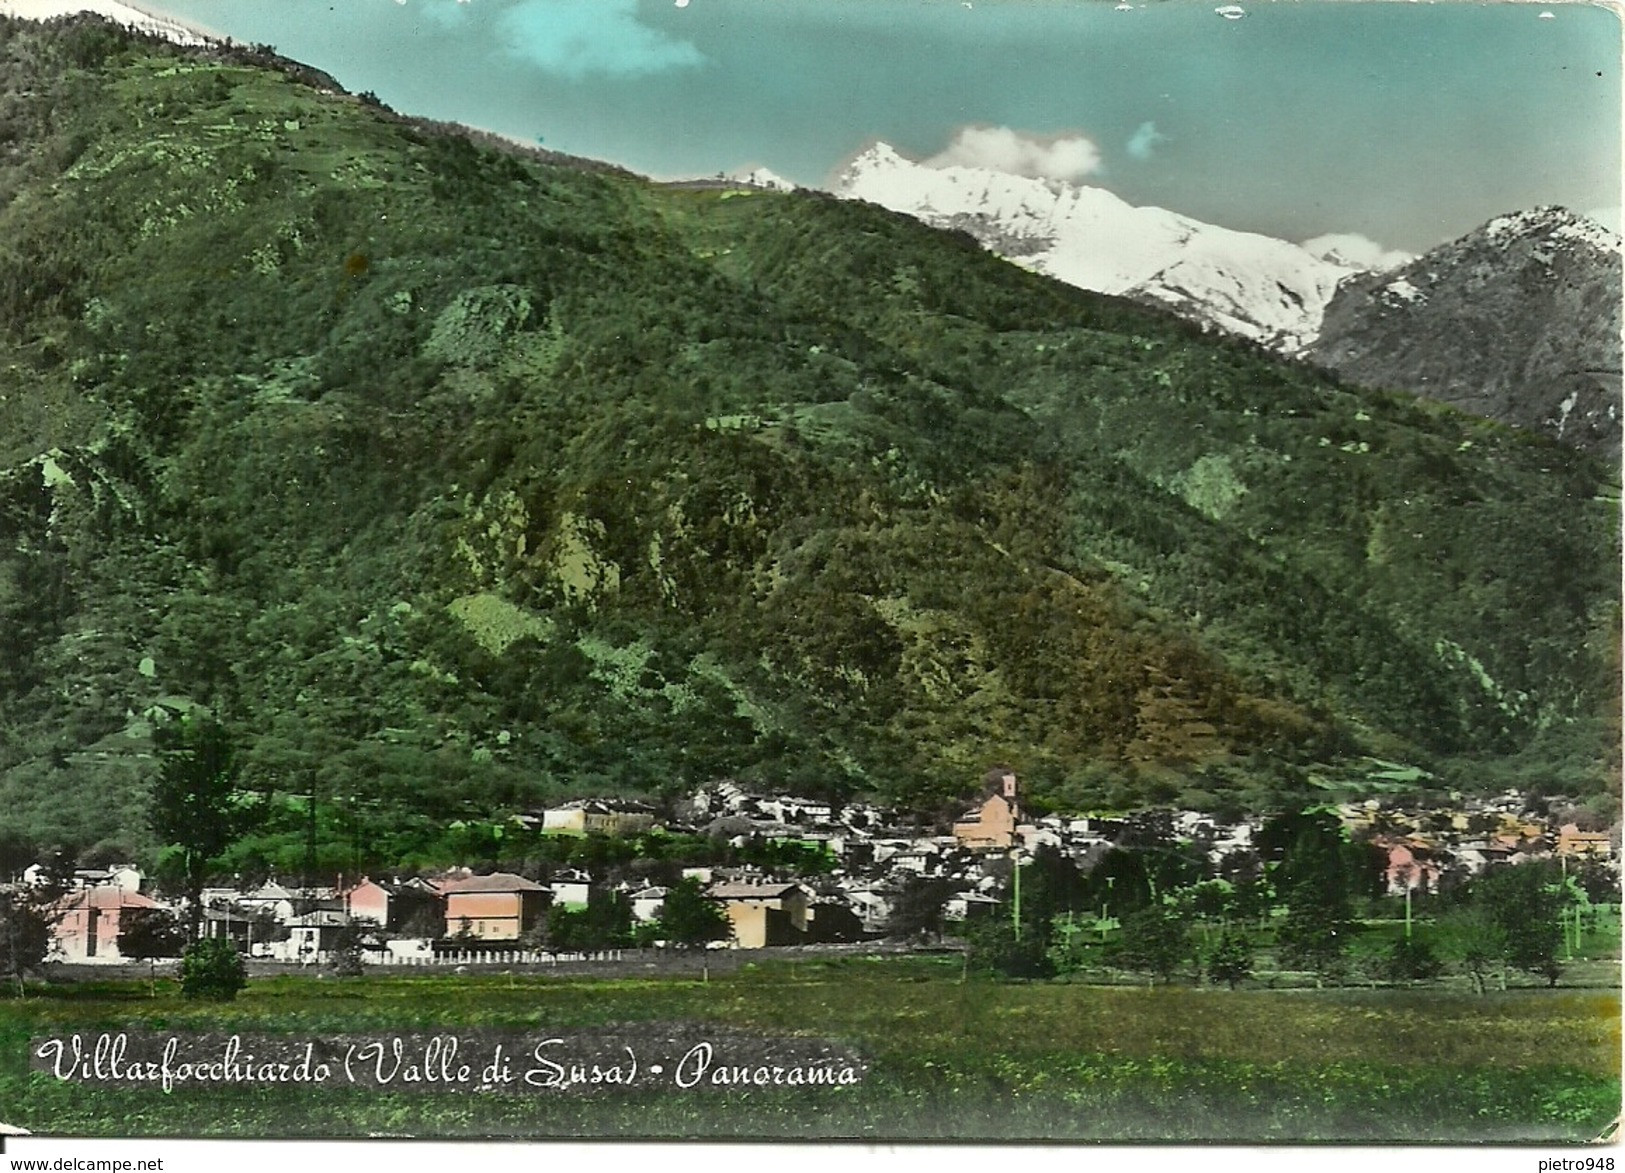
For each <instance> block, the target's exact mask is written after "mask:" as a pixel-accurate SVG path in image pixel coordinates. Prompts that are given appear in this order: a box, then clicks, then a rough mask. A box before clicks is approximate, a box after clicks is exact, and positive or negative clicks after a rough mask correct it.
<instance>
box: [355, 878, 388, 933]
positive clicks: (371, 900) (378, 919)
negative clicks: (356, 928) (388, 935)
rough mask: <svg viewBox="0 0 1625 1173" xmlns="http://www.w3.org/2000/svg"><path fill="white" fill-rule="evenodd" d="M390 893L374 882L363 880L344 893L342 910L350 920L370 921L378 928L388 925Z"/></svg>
mask: <svg viewBox="0 0 1625 1173" xmlns="http://www.w3.org/2000/svg"><path fill="white" fill-rule="evenodd" d="M389 900H390V892H389V889H388V888H385V887H384V886H383V885H382V884H380V883H378V882H377V881H376V880H372V879H363V880H362V881H361V882H360V883H359V884H357V885H355V887H353V888H350V889H348V890H347V891H346V892H345V893H344V909H345V911H346V912H348V913H349V914H350V919H352V920H365V921H371V922H372V923H373V924H375V925H377V926H378V927H379V928H383V927H384V926H386V925H388V924H389Z"/></svg>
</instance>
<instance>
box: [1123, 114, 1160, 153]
mask: <svg viewBox="0 0 1625 1173" xmlns="http://www.w3.org/2000/svg"><path fill="white" fill-rule="evenodd" d="M1167 141H1168V136H1167V135H1165V134H1163V133H1162V132H1161V131H1159V130H1158V129H1157V124H1156V123H1155V122H1142V123H1140V125H1139V127H1138V128H1137V129H1136V130H1135V131H1134V133H1133V134H1132V135H1131V136H1129V140H1128V153H1129V154H1130V155H1131V156H1132V157H1133V158H1136V159H1140V160H1145V159H1149V158H1150V157H1151V152H1152V151H1154V150H1156V149H1157V144H1158V143H1165V142H1167Z"/></svg>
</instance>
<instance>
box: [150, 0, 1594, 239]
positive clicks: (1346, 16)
mask: <svg viewBox="0 0 1625 1173" xmlns="http://www.w3.org/2000/svg"><path fill="white" fill-rule="evenodd" d="M138 2H139V0H138ZM143 6H144V7H150V8H152V9H153V10H154V11H162V12H165V13H168V14H171V15H174V16H176V17H180V18H182V19H185V20H187V21H189V22H191V23H194V24H198V25H201V26H203V27H205V28H208V29H211V30H213V31H215V32H218V33H220V34H223V35H226V36H230V37H232V38H234V39H236V40H239V41H257V42H268V43H271V44H273V45H275V46H276V47H277V48H278V49H279V50H280V51H281V52H283V53H285V54H287V55H288V56H291V57H296V58H298V59H300V60H303V61H307V62H309V63H311V64H314V65H317V66H319V67H321V68H323V69H326V70H327V71H329V72H330V73H332V74H333V75H334V76H335V77H337V78H338V79H339V80H340V81H341V82H342V83H343V84H344V85H345V86H346V87H348V88H350V89H352V90H358V91H359V90H369V89H370V90H373V91H374V92H376V93H377V94H378V95H379V96H380V97H381V98H382V99H383V100H384V101H386V102H388V103H389V104H390V105H391V106H394V107H395V108H396V109H399V110H402V111H405V112H407V113H412V114H422V115H427V116H430V117H436V118H446V119H452V120H455V121H459V122H466V123H469V124H471V125H474V126H480V127H483V128H486V129H489V130H494V131H497V132H499V133H502V134H506V135H510V136H512V137H514V138H517V139H521V140H523V141H526V142H537V141H538V140H540V141H541V142H542V144H543V145H545V146H547V147H549V148H552V149H555V150H561V151H567V152H570V153H573V154H580V155H588V156H591V157H594V158H600V159H607V160H611V161H613V162H616V163H619V164H622V165H623V166H626V167H629V168H631V169H632V170H635V171H639V172H642V173H645V174H650V175H655V176H660V177H675V176H694V175H708V174H715V173H716V172H719V171H734V170H736V169H738V168H741V167H744V166H747V165H765V166H767V167H769V168H771V169H772V170H774V171H776V172H778V173H779V174H781V175H784V176H786V177H787V178H790V179H793V180H795V181H797V182H801V183H805V184H809V185H814V186H821V185H824V184H825V183H826V182H827V181H828V179H829V177H830V175H831V173H832V172H833V171H835V170H836V169H837V168H838V167H839V165H840V164H841V162H842V161H843V160H844V159H845V158H847V157H849V156H850V155H851V154H853V153H854V152H855V151H857V150H859V149H861V148H862V147H863V146H865V145H866V144H867V143H869V142H872V141H874V140H876V139H884V140H886V141H888V142H890V143H892V144H893V145H894V146H896V147H898V148H899V149H900V150H902V151H903V152H904V153H905V154H910V155H914V156H918V157H927V156H932V155H935V154H937V153H938V152H941V151H943V150H944V149H945V148H947V147H948V146H949V145H950V143H951V142H952V141H953V140H954V138H955V136H956V134H957V133H958V131H959V130H960V129H961V128H963V127H965V126H967V125H986V126H994V127H1005V128H1009V130H1011V131H1012V132H1015V135H1016V136H1057V135H1059V136H1068V137H1074V136H1075V137H1081V138H1083V139H1086V140H1087V144H1084V145H1083V146H1081V147H1078V146H1076V145H1075V146H1074V149H1073V151H1072V154H1071V155H1069V160H1070V162H1071V169H1070V171H1069V172H1068V174H1069V175H1071V176H1072V177H1074V178H1078V179H1080V180H1081V181H1082V182H1085V183H1092V184H1097V185H1099V186H1102V187H1106V188H1109V189H1110V190H1112V191H1114V192H1116V193H1117V194H1119V195H1120V196H1122V197H1123V198H1125V199H1127V200H1129V201H1130V202H1131V203H1136V204H1157V205H1161V206H1163V207H1168V208H1172V209H1174V210H1177V211H1180V212H1184V213H1186V214H1188V215H1192V216H1195V217H1197V218H1200V219H1203V220H1209V221H1212V222H1214V223H1218V224H1223V225H1226V226H1228V227H1233V228H1240V229H1247V230H1253V231H1260V232H1268V233H1270V234H1272V235H1276V236H1281V237H1285V238H1287V239H1293V240H1302V239H1305V238H1308V237H1312V236H1317V235H1320V234H1324V233H1331V232H1357V233H1360V234H1363V235H1365V236H1368V237H1370V238H1372V239H1374V240H1376V241H1379V242H1380V243H1382V244H1384V245H1386V246H1389V247H1397V248H1405V249H1409V250H1413V251H1414V250H1420V249H1423V248H1426V247H1429V246H1431V245H1433V244H1436V243H1438V242H1439V241H1441V240H1445V239H1448V238H1450V237H1453V236H1457V235H1459V234H1461V233H1462V232H1465V231H1467V230H1469V229H1471V228H1473V227H1475V226H1476V225H1478V224H1480V223H1482V222H1483V221H1484V220H1487V219H1489V218H1490V217H1492V216H1495V215H1498V214H1500V213H1502V212H1507V211H1512V210H1515V209H1519V208H1526V207H1530V206H1534V205H1537V204H1546V203H1557V204H1563V205H1566V206H1568V207H1571V208H1574V209H1575V210H1578V211H1583V212H1590V213H1601V214H1602V216H1603V218H1605V219H1607V220H1609V222H1610V223H1611V225H1612V226H1614V227H1616V228H1617V227H1618V206H1619V203H1620V191H1619V189H1620V101H1621V94H1620V61H1621V28H1620V20H1619V17H1618V16H1617V15H1616V14H1615V13H1614V12H1613V11H1612V10H1610V9H1607V8H1603V7H1597V6H1592V5H1586V4H1552V5H1544V6H1543V5H1540V4H1513V3H1502V4H1469V3H1438V4H1423V3H1394V4H1390V3H1382V2H1376V0H1372V2H1363V3H1357V2H1341V3H1336V2H1313V0H1305V2H1278V3H1263V2H1260V3H1245V0H1244V7H1245V9H1246V12H1247V15H1246V16H1245V17H1244V18H1242V19H1225V18H1224V17H1222V16H1220V15H1218V14H1217V13H1216V12H1215V5H1214V4H1213V3H1212V2H1208V3H1194V2H1187V0H1150V2H1149V3H1147V4H1145V6H1143V7H1141V6H1138V5H1136V6H1135V7H1133V8H1131V9H1126V8H1125V7H1123V6H1120V5H1114V4H1113V3H1112V2H1111V0H971V2H969V3H967V2H966V0H157V2H156V3H153V4H149V5H143ZM983 141H984V142H990V141H994V136H983ZM1004 141H1007V142H1018V143H1019V142H1020V141H1021V139H1020V138H1017V137H1012V136H1004ZM1091 145H1092V148H1093V149H1092V150H1091V149H1089V148H1090V146H1091ZM1027 153H1028V154H1029V155H1030V154H1031V153H1032V152H1030V151H1029V152H1027ZM1039 153H1040V154H1042V152H1039Z"/></svg>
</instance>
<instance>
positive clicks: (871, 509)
mask: <svg viewBox="0 0 1625 1173" xmlns="http://www.w3.org/2000/svg"><path fill="white" fill-rule="evenodd" d="M0 70H3V78H4V86H3V92H0V829H4V828H6V827H11V828H14V829H22V830H25V831H27V832H29V833H30V834H33V835H36V836H41V837H50V836H56V837H60V838H70V839H74V840H76V841H78V842H80V843H88V842H93V841H96V840H102V841H104V842H106V843H109V844H118V845H125V844H128V845H130V846H131V847H132V848H140V847H142V846H144V844H145V840H144V837H143V835H144V833H143V831H142V826H143V823H142V810H143V804H144V796H143V785H144V781H145V779H146V778H148V777H149V776H150V774H151V771H152V768H153V762H152V759H151V757H150V753H151V744H150V723H149V719H148V717H147V714H148V712H149V710H151V709H152V707H153V706H155V705H158V704H160V703H162V704H166V705H169V706H171V707H174V706H180V705H184V704H187V703H198V704H204V705H208V706H210V707H211V708H213V709H214V710H215V711H217V712H219V713H220V714H222V715H223V716H224V717H225V719H226V720H227V721H228V723H229V724H230V726H231V728H232V730H233V732H234V734H235V735H236V738H237V741H238V744H239V745H240V746H241V752H242V757H243V763H244V768H245V781H247V782H248V783H249V784H251V785H254V786H257V787H264V788H273V787H280V788H285V789H293V790H303V789H304V787H305V786H306V785H307V783H308V779H309V778H310V777H311V776H312V774H313V773H314V775H315V777H316V778H317V780H318V782H319V785H320V786H321V788H322V791H323V793H330V794H342V795H344V796H346V797H347V798H348V799H349V800H351V801H352V803H353V804H354V805H353V807H352V811H361V812H364V814H363V815H360V816H353V817H364V818H365V819H366V820H368V824H369V834H373V835H375V837H376V836H379V835H383V834H384V833H386V832H389V833H393V834H397V835H399V836H402V837H406V838H409V837H410V835H411V834H414V833H416V832H415V831H414V830H413V829H414V828H418V829H423V828H430V827H433V826H436V825H441V824H443V823H444V822H445V821H447V820H451V819H456V818H460V817H466V816H468V815H470V814H472V813H481V814H492V813H500V812H502V811H505V810H517V809H522V808H524V807H526V806H528V805H532V804H535V803H539V802H542V801H545V800H547V799H549V798H551V797H557V796H559V795H561V794H579V793H583V792H593V791H597V792H611V791H617V790H619V791H626V792H634V791H635V792H642V793H663V792H671V791H675V790H678V789H681V788H692V787H693V786H694V785H697V784H699V783H701V782H704V781H707V780H710V779H712V778H715V777H721V776H732V777H738V778H741V779H746V780H751V781H760V782H763V783H769V784H782V785H786V786H789V787H791V788H793V789H797V790H805V791H822V792H825V793H833V794H841V793H850V792H853V791H865V792H870V793H874V794H876V795H879V796H881V797H884V798H887V799H891V800H899V801H907V802H912V803H914V804H916V805H918V806H919V807H920V808H922V809H932V808H933V807H935V806H936V805H937V804H939V803H941V802H943V801H945V800H952V798H953V797H954V796H955V795H957V794H958V793H960V792H961V791H962V790H964V789H966V788H968V787H970V786H973V785H974V784H975V782H976V781H977V780H978V779H979V778H980V777H981V775H982V772H983V771H984V769H985V768H986V766H987V765H988V764H989V763H991V762H995V761H997V762H1004V763H1009V764H1011V765H1012V766H1014V767H1015V768H1016V769H1018V770H1020V771H1021V772H1022V773H1023V776H1024V778H1025V779H1026V780H1027V781H1028V782H1029V783H1030V784H1031V787H1032V791H1033V793H1034V795H1035V797H1036V799H1037V800H1038V801H1040V802H1042V801H1046V800H1047V801H1052V802H1057V803H1065V804H1087V803H1114V804H1119V805H1125V804H1130V803H1136V802H1144V801H1153V800H1162V801H1167V800H1172V799H1175V798H1180V799H1182V800H1184V801H1191V802H1212V801H1216V800H1218V799H1230V800H1239V801H1242V802H1250V801H1262V798H1261V797H1260V796H1261V795H1263V794H1265V793H1266V792H1267V790H1268V788H1269V787H1270V786H1271V785H1273V784H1274V782H1275V781H1277V780H1278V779H1279V778H1280V777H1281V776H1282V775H1283V774H1290V773H1292V772H1293V771H1294V770H1297V769H1301V768H1302V767H1304V766H1307V765H1309V764H1313V763H1319V764H1320V765H1321V766H1322V767H1323V768H1324V769H1328V770H1334V771H1335V770H1338V769H1346V770H1349V771H1354V772H1356V773H1357V772H1358V769H1359V766H1358V763H1359V762H1360V760H1361V759H1362V757H1363V755H1378V756H1382V757H1384V758H1387V759H1395V760H1400V761H1404V762H1410V763H1415V764H1418V765H1421V766H1424V767H1426V768H1428V769H1430V770H1433V771H1435V772H1436V773H1437V775H1438V777H1439V779H1440V781H1441V782H1442V783H1449V784H1459V785H1466V786H1477V785H1490V784H1496V783H1501V782H1506V781H1509V780H1524V781H1541V782H1543V783H1545V784H1547V785H1548V786H1549V788H1554V789H1566V790H1568V791H1569V792H1571V793H1572V792H1577V791H1584V790H1591V791H1596V790H1599V789H1602V788H1606V787H1609V786H1611V785H1612V782H1611V777H1612V775H1611V770H1612V766H1611V764H1610V762H1611V755H1612V745H1613V741H1614V736H1615V734H1614V729H1613V722H1612V719H1611V718H1612V714H1613V713H1614V712H1615V711H1616V691H1617V690H1616V650H1617V635H1616V633H1617V624H1618V577H1619V576H1618V558H1617V526H1616V522H1617V492H1616V488H1615V486H1614V484H1613V477H1612V474H1611V472H1610V470H1609V469H1608V468H1607V467H1606V466H1605V465H1603V464H1601V463H1599V462H1597V461H1596V460H1594V458H1591V457H1588V456H1586V455H1585V454H1583V453H1577V452H1574V451H1571V450H1568V449H1565V448H1562V447H1559V446H1557V445H1555V444H1551V443H1548V442H1546V441H1544V440H1540V439H1537V438H1534V437H1531V436H1529V435H1526V434H1521V433H1517V432H1514V431H1512V430H1509V429H1506V428H1504V427H1500V426H1497V425H1494V424H1490V423H1487V422H1485V421H1481V420H1476V419H1473V418H1470V417H1468V416H1465V415H1461V414H1458V413H1456V412H1454V411H1452V410H1450V409H1447V408H1443V407H1439V406H1435V405H1429V404H1426V403H1422V402H1419V401H1416V400H1412V399H1410V398H1406V397H1398V396H1384V395H1380V394H1375V393H1369V392H1364V391H1356V390H1352V389H1349V388H1346V387H1342V386H1339V385H1338V384H1336V383H1335V382H1331V381H1328V379H1327V377H1325V376H1323V375H1320V374H1317V373H1315V372H1314V371H1312V370H1311V369H1310V368H1308V367H1306V366H1298V365H1291V364H1285V363H1282V362H1280V361H1278V360H1276V359H1274V358H1271V357H1270V356H1268V355H1267V354H1265V353H1264V352H1263V351H1262V350H1259V349H1254V348H1251V347H1249V346H1247V345H1244V344H1239V343H1234V342H1223V341H1219V340H1216V339H1214V338H1212V337H1203V336H1202V335H1201V332H1200V330H1199V329H1197V328H1196V327H1194V326H1190V325H1186V324H1183V323H1181V322H1179V321H1178V320H1176V319H1175V318H1173V317H1171V316H1168V315H1165V314H1162V313H1160V312H1157V311H1154V310H1150V309H1145V308H1141V307H1137V306H1134V305H1131V304H1128V303H1126V302H1122V301H1118V300H1115V299H1112V298H1108V297H1103V296H1098V295H1093V294H1088V293H1084V292H1082V291H1079V290H1076V289H1072V288H1069V287H1067V286H1063V285H1061V284H1059V283H1057V282H1053V281H1051V280H1048V279H1046V278H1042V277H1039V276H1036V275H1033V274H1030V273H1027V272H1024V271H1022V270H1020V269H1017V268H1015V267H1013V266H1010V265H1008V264H1006V263H1004V262H1003V261H1000V260H998V259H996V258H994V257H992V256H990V255H987V254H986V253H984V252H983V251H982V250H981V249H980V248H979V247H977V246H976V244H975V243H974V242H973V241H971V240H970V239H969V238H968V237H965V236H962V235H954V234H949V233H942V232H938V231H933V230H930V229H927V228H925V227H924V226H922V225H920V224H919V223H917V222H915V221H913V220H911V219H908V218H906V217H903V216H898V215H894V214H891V213H888V212H885V211H883V210H880V209H878V208H873V207H869V206H865V205H861V204H857V203H851V202H842V201H838V200H835V199H833V198H831V197H825V196H820V195H817V194H812V193H777V192H766V191H757V192H754V193H746V192H733V191H727V190H721V191H718V190H708V191H702V190H682V189H678V188H663V187H661V186H659V185H655V184H652V183H650V182H647V181H645V180H642V179H639V178H637V177H633V176H629V175H626V174H624V173H618V172H616V171H614V169H612V168H606V167H603V166H591V165H586V164H581V163H579V162H572V161H569V160H564V159H560V158H557V157H549V156H542V155H540V154H539V153H533V152H526V151H523V150H521V149H518V148H508V149H505V150H497V149H494V148H492V146H491V144H485V145H476V144H474V143H472V142H470V141H469V140H468V139H467V138H466V137H463V136H461V135H460V134H458V133H455V132H453V131H450V130H448V129H447V128H437V127H433V126H429V125H425V124H417V123H413V122H411V121H410V120H406V119H403V118H399V117H396V116H392V115H391V114H389V113H388V112H387V111H383V110H380V109H378V108H376V107H375V106H374V105H372V104H370V103H368V102H366V101H363V100H360V99H357V98H355V97H351V96H348V95H345V94H343V93H340V92H334V89H333V84H332V83H331V81H330V80H328V79H323V78H321V77H319V76H315V75H312V74H310V73H309V72H308V71H301V70H299V69H297V68H293V67H291V66H289V65H288V64H287V63H279V62H277V61H276V60H274V59H272V58H270V57H268V56H260V57H255V56H253V55H251V54H244V53H243V52H241V51H229V52H228V51H225V50H220V49H180V48H176V47H173V46H167V45H161V44H158V43H152V42H144V41H140V40H136V39H132V38H131V37H129V36H128V35H126V34H123V33H120V32H117V31H114V30H111V29H110V28H108V27H106V26H104V25H101V24H98V23H96V22H94V21H88V20H82V21H79V22H77V23H70V24H66V25H54V26H45V27H41V26H35V25H29V24H26V23H22V22H0ZM425 833H427V832H425Z"/></svg>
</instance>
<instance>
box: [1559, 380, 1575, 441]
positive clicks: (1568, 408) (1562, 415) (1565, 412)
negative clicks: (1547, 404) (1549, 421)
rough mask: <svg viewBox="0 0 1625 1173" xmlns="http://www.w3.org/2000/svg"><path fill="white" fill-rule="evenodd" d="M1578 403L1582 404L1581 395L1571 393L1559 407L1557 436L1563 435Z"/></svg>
mask: <svg viewBox="0 0 1625 1173" xmlns="http://www.w3.org/2000/svg"><path fill="white" fill-rule="evenodd" d="M1578 402H1580V393H1579V392H1578V391H1570V392H1569V393H1568V396H1567V398H1565V399H1564V400H1563V402H1562V403H1559V404H1558V405H1557V434H1558V436H1559V437H1561V436H1562V435H1563V429H1564V428H1565V427H1567V426H1568V422H1569V413H1570V412H1572V411H1573V410H1574V405H1575V404H1576V403H1578Z"/></svg>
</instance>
